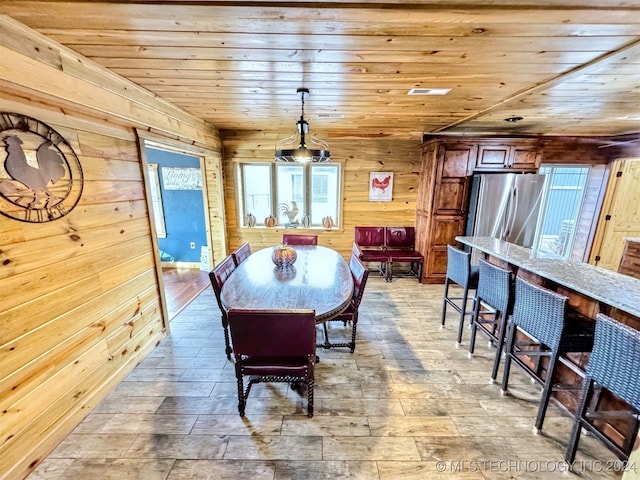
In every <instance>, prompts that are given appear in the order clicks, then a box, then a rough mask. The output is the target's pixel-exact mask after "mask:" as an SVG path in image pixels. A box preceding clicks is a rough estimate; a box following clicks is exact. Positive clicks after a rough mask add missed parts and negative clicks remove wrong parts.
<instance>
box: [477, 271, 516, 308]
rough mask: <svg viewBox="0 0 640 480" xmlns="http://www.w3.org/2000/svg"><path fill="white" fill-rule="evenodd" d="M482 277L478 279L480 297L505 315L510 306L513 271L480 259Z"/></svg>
mask: <svg viewBox="0 0 640 480" xmlns="http://www.w3.org/2000/svg"><path fill="white" fill-rule="evenodd" d="M479 271H480V278H479V279H478V289H477V295H478V298H480V299H482V300H483V301H485V302H486V303H488V304H489V305H491V306H492V307H493V308H495V309H496V310H497V311H498V312H500V314H502V315H505V314H506V312H507V311H508V308H509V300H510V297H511V296H510V295H509V294H510V289H511V272H509V271H508V270H505V269H503V268H500V267H497V266H496V265H492V264H490V263H489V262H486V261H484V260H482V259H480V263H479Z"/></svg>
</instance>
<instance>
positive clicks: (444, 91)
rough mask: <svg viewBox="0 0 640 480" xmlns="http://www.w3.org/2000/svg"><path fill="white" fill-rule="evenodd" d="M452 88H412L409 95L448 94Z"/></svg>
mask: <svg viewBox="0 0 640 480" xmlns="http://www.w3.org/2000/svg"><path fill="white" fill-rule="evenodd" d="M450 91H451V89H450V88H412V89H411V90H409V93H408V95H446V94H447V93H449V92H450Z"/></svg>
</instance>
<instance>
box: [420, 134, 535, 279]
mask: <svg viewBox="0 0 640 480" xmlns="http://www.w3.org/2000/svg"><path fill="white" fill-rule="evenodd" d="M542 149H543V143H542V141H539V140H536V139H531V138H515V139H509V138H491V139H489V138H465V139H464V140H461V139H459V138H450V137H433V138H431V139H429V140H426V141H425V142H424V143H423V144H422V171H421V176H420V183H419V186H418V199H417V202H416V205H417V208H416V249H417V250H418V251H419V252H420V253H421V254H422V255H423V256H424V259H425V260H424V266H423V269H422V281H423V283H443V282H444V279H445V276H446V273H447V245H455V243H456V241H455V238H456V236H458V235H464V229H465V224H466V216H467V209H468V208H469V188H470V185H471V175H473V172H474V171H477V172H536V171H537V169H538V166H539V165H540V162H541V160H542V151H543V150H542Z"/></svg>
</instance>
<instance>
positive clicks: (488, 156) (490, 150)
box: [476, 145, 510, 169]
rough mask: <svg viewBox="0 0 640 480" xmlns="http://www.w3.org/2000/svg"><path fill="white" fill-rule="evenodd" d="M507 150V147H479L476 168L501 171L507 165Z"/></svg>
mask: <svg viewBox="0 0 640 480" xmlns="http://www.w3.org/2000/svg"><path fill="white" fill-rule="evenodd" d="M509 148H510V147H509V146H507V145H480V146H479V147H478V163H476V168H491V169H502V168H503V167H505V166H506V165H507V164H508V161H509Z"/></svg>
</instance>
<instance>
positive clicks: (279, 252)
mask: <svg viewBox="0 0 640 480" xmlns="http://www.w3.org/2000/svg"><path fill="white" fill-rule="evenodd" d="M297 258H298V254H297V252H296V251H295V250H294V249H293V248H292V247H290V246H289V245H280V246H277V247H274V249H273V253H272V254H271V260H272V261H273V263H275V264H276V267H278V268H287V267H291V266H292V265H293V264H294V263H296V260H297Z"/></svg>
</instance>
